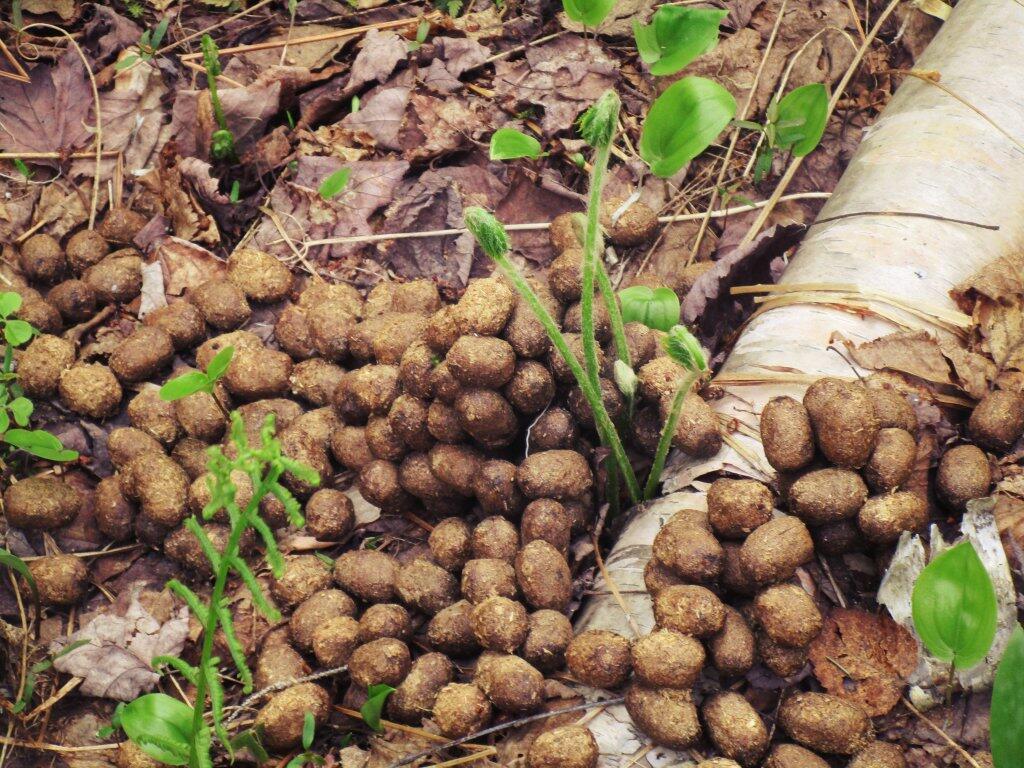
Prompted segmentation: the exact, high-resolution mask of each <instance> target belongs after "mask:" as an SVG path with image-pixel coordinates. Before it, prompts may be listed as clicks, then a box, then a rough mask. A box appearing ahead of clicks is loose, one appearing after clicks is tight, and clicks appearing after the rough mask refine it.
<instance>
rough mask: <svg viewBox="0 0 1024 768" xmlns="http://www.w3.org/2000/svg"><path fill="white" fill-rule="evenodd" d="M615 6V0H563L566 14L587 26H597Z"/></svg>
mask: <svg viewBox="0 0 1024 768" xmlns="http://www.w3.org/2000/svg"><path fill="white" fill-rule="evenodd" d="M614 7H615V0H562V9H563V10H564V11H565V15H566V16H568V17H569V18H570V19H572V20H573V21H575V22H578V23H580V24H582V25H583V26H585V27H591V28H593V27H597V26H599V25H600V24H601V22H602V21H604V20H605V19H606V18H607V17H608V14H609V13H611V12H612V8H614Z"/></svg>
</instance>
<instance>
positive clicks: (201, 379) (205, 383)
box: [160, 350, 223, 402]
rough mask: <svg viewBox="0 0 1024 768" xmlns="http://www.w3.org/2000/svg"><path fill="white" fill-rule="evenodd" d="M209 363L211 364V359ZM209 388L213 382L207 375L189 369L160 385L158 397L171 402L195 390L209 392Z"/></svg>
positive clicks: (192, 393) (211, 387) (193, 392)
mask: <svg viewBox="0 0 1024 768" xmlns="http://www.w3.org/2000/svg"><path fill="white" fill-rule="evenodd" d="M222 351H223V350H222ZM218 354H220V353H218ZM210 364H211V365H212V364H213V361H212V360H211V361H210ZM211 389H213V384H212V382H211V381H210V377H209V376H207V375H206V374H205V373H203V372H202V371H189V372H188V373H185V374H182V375H181V376H179V377H178V378H176V379H171V380H170V381H168V382H167V383H166V384H164V385H163V386H162V387H160V399H161V400H166V401H168V402H173V401H175V400H181V399H182V398H183V397H188V396H189V395H194V394H195V393H196V392H209V391H210V390H211Z"/></svg>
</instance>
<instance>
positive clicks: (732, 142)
mask: <svg viewBox="0 0 1024 768" xmlns="http://www.w3.org/2000/svg"><path fill="white" fill-rule="evenodd" d="M786 2H787V0H782V5H780V6H779V15H778V16H776V17H775V24H774V25H772V33H771V35H770V36H769V38H768V44H767V45H766V46H765V49H764V55H762V56H761V63H760V64H758V65H757V72H756V73H755V74H754V82H753V84H752V85H751V86H750V92H749V93H748V94H747V101H746V103H745V104H744V105H743V113H742V115H741V116H740V119H741V120H746V119H747V113H748V112H749V111H750V105H751V104H753V103H754V95H755V94H756V92H757V84H758V82H759V81H760V80H761V73H762V72H763V71H764V67H765V64H766V63H767V62H768V54H769V53H771V50H772V46H773V45H775V38H776V37H777V36H778V34H779V27H781V26H782V17H783V16H784V15H785V14H786ZM739 139H740V128H739V126H737V127H735V128H733V131H732V137H731V138H730V139H729V148H728V149H727V150H726V151H725V158H724V159H723V160H722V167H721V168H720V169H719V170H718V178H717V179H715V188H714V189H713V190H712V192H711V202H709V203H708V208H707V213H706V215H705V216H704V218H703V219H701V222H700V229H699V230H697V236H696V237H695V238H694V240H693V247H692V248H691V249H690V255H689V256H687V257H686V264H685V265H684V266H686V267H688V266H690V264H692V263H693V260H694V259H695V258H697V253H698V252H699V251H700V245H701V243H702V242H704V233H705V232H707V229H708V223H709V221H710V220H711V216H710V214H711V211H712V209H713V208H714V207H715V204H716V203H717V202H718V190H719V188H720V187H721V186H722V182H723V181H724V180H725V172H726V171H727V170H728V169H729V161H730V160H731V159H732V153H733V151H735V149H736V142H738V141H739ZM651 250H652V251H653V250H654V249H653V248H652V249H651Z"/></svg>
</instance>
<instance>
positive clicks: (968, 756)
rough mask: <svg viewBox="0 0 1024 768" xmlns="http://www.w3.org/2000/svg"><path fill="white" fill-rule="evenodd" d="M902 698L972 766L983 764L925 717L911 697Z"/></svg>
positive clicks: (911, 709)
mask: <svg viewBox="0 0 1024 768" xmlns="http://www.w3.org/2000/svg"><path fill="white" fill-rule="evenodd" d="M900 698H901V699H902V700H903V705H904V706H905V707H906V708H907V709H909V710H910V711H911V712H912V713H913V714H914V716H915V717H917V718H918V719H919V720H920V721H921V722H922V723H924V724H925V725H927V726H928V727H929V728H931V729H932V730H933V731H935V733H937V734H938V735H939V736H941V737H942V739H943V740H944V741H945V742H946V743H947V744H948V745H949V746H950V747H952V748H953V750H955V751H956V753H957V754H958V755H960V757H962V758H963V759H964V760H966V761H967V762H968V763H969V764H970V765H971V766H972V768H981V765H980V764H979V763H978V761H977V760H975V759H974V757H972V756H971V753H970V752H968V751H967V750H966V749H964V748H963V747H961V746H960V745H959V744H957V743H956V741H954V739H953V737H952V736H950V735H949V734H948V733H946V732H945V731H944V730H942V729H941V728H940V727H939V726H937V725H936V724H935V723H933V722H932V721H931V720H929V719H928V718H927V717H925V716H924V715H923V714H922V713H921V712H919V711H918V709H917V707H915V706H914V705H913V704H911V703H910V699H908V698H907V697H906V696H901V697H900Z"/></svg>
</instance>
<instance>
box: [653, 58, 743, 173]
mask: <svg viewBox="0 0 1024 768" xmlns="http://www.w3.org/2000/svg"><path fill="white" fill-rule="evenodd" d="M735 115H736V99H734V98H733V96H732V94H731V93H729V91H727V90H726V89H725V88H723V87H722V86H721V85H719V84H718V83H716V82H714V81H713V80H708V79H707V78H703V77H684V78H683V79H682V80H679V81H677V82H675V83H673V84H672V85H670V86H669V87H668V88H666V89H665V92H664V93H662V94H661V96H659V97H658V98H657V99H655V100H654V103H653V104H652V105H651V108H650V110H649V111H648V112H647V117H646V119H645V120H644V125H643V129H642V131H641V133H640V147H639V149H640V157H642V158H643V159H644V162H646V163H647V165H648V166H650V169H651V172H652V173H654V175H655V176H660V177H661V178H669V177H671V176H674V175H675V174H677V173H678V172H679V171H680V170H682V168H683V166H684V165H686V164H687V163H688V162H690V161H691V160H693V159H694V158H695V157H697V155H699V154H701V153H702V152H703V151H704V150H705V149H707V148H708V147H709V146H711V143H712V142H713V141H714V140H715V139H716V138H718V135H719V134H720V133H721V132H722V131H723V130H724V129H725V128H726V126H728V125H729V122H730V121H731V120H732V119H733V117H734V116H735Z"/></svg>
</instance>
